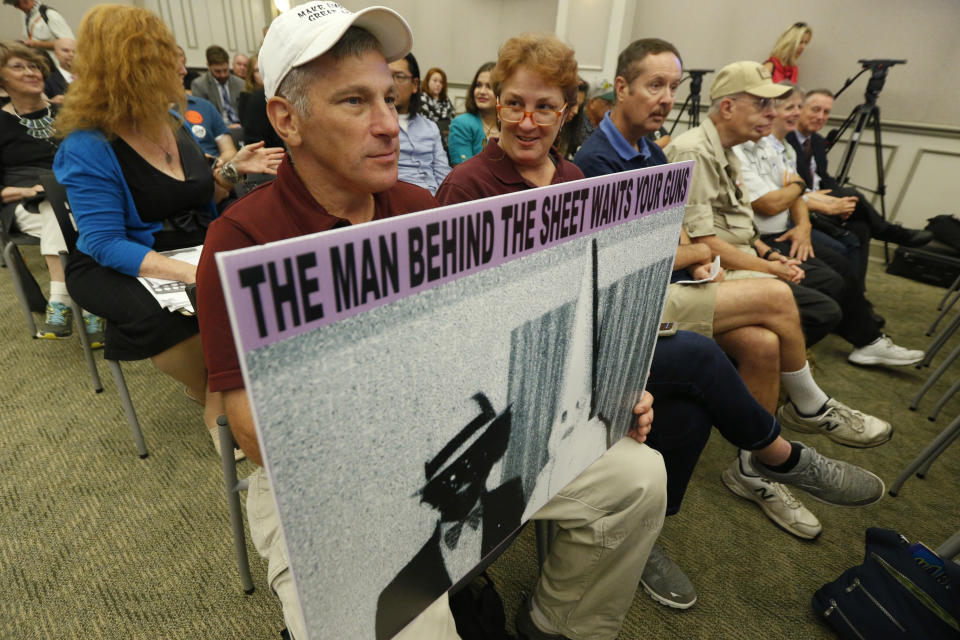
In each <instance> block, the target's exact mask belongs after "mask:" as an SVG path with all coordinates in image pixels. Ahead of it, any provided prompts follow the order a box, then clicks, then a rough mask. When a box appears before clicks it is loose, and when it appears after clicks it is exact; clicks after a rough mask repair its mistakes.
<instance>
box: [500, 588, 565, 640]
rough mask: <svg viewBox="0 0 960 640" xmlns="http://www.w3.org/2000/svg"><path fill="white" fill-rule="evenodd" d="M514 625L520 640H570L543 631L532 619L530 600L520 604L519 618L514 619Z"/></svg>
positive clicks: (518, 609)
mask: <svg viewBox="0 0 960 640" xmlns="http://www.w3.org/2000/svg"><path fill="white" fill-rule="evenodd" d="M513 623H514V625H516V627H517V635H519V636H520V640H569V639H568V638H567V637H566V636H561V635H559V634H556V633H547V632H546V631H541V630H540V627H538V626H537V625H536V624H534V622H533V618H532V617H530V599H529V598H527V599H525V600H524V601H523V602H521V603H520V606H519V607H518V608H517V617H516V618H514V621H513Z"/></svg>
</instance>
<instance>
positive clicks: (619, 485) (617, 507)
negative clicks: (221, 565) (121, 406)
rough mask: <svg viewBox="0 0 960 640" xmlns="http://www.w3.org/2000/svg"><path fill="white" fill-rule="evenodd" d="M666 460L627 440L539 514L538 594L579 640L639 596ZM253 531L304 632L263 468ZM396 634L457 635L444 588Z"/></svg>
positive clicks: (292, 626) (295, 629)
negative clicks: (545, 539) (549, 526)
mask: <svg viewBox="0 0 960 640" xmlns="http://www.w3.org/2000/svg"><path fill="white" fill-rule="evenodd" d="M666 484H667V477H666V470H665V469H664V466H663V458H662V457H661V456H660V454H659V453H658V452H656V451H654V450H653V449H651V448H650V447H648V446H646V445H643V444H638V443H637V442H635V441H634V440H631V439H630V438H624V439H623V440H621V441H620V442H618V443H617V444H615V445H614V446H612V447H611V448H610V449H609V450H608V451H607V452H606V453H605V454H604V455H603V456H601V457H600V458H599V459H598V460H597V461H596V462H594V463H593V464H592V465H590V466H589V467H587V469H586V470H584V472H583V473H581V474H580V476H579V477H577V479H576V480H574V481H573V482H571V483H570V484H569V485H567V486H566V487H565V488H564V489H563V490H562V491H561V492H560V493H559V494H557V496H556V497H554V498H553V500H551V501H550V502H548V503H547V504H546V505H544V507H543V508H542V509H540V511H538V512H537V513H536V514H535V515H534V518H535V519H541V520H553V521H555V523H556V525H557V527H558V532H557V536H556V538H555V539H554V541H553V545H552V546H551V550H550V555H549V556H548V557H547V560H546V562H545V563H544V566H543V570H542V572H541V578H540V582H539V583H538V584H537V588H536V591H535V593H534V599H535V602H536V604H537V607H538V608H539V609H540V611H542V612H543V613H544V615H546V616H547V618H548V619H549V621H550V622H551V624H553V625H554V626H555V627H556V628H557V629H558V630H560V632H561V633H562V634H563V635H565V636H568V637H569V638H572V639H574V640H613V639H614V638H616V636H617V633H618V632H619V630H620V625H621V624H622V623H623V618H624V616H625V615H626V613H627V611H628V610H629V608H630V603H631V602H632V601H633V594H634V592H635V591H636V589H637V585H638V584H639V582H640V574H641V572H642V571H643V566H644V564H646V561H647V556H648V555H649V554H650V549H651V547H653V543H654V542H655V541H656V539H657V536H659V535H660V528H661V527H662V526H663V518H664V513H665V511H666V502H667V498H666ZM247 518H248V519H249V521H250V537H251V538H252V539H253V544H254V545H255V546H256V548H257V551H258V552H259V553H260V555H261V556H263V557H264V558H265V559H266V560H267V562H268V567H267V580H268V582H269V583H270V587H271V588H272V589H273V590H274V592H276V594H277V596H278V597H279V598H280V602H281V604H282V606H283V617H284V621H285V623H286V625H287V630H288V631H289V632H290V635H291V636H292V637H293V638H299V639H301V640H302V639H303V638H305V637H306V633H305V629H304V623H303V613H302V611H301V609H300V603H299V600H298V598H297V594H296V590H295V588H294V585H293V579H292V577H291V575H290V563H289V561H288V560H287V554H286V548H285V545H284V543H283V539H282V536H281V533H280V526H279V525H280V522H279V519H278V517H277V512H276V507H275V505H274V503H273V498H272V496H271V495H270V485H269V481H268V479H267V475H266V472H265V471H264V470H263V468H258V469H257V470H256V472H254V473H253V474H252V475H251V476H250V488H249V491H248V493H247ZM395 640H460V637H459V636H458V635H457V631H456V627H455V625H454V623H453V617H452V616H451V615H450V608H449V604H448V600H447V596H446V594H444V595H443V596H441V597H440V598H439V599H437V601H436V602H434V603H433V604H432V605H431V606H430V607H428V608H427V609H426V610H424V612H423V613H421V614H420V616H419V617H417V618H416V619H415V620H414V621H413V622H411V623H410V624H409V625H407V627H406V628H405V629H404V630H403V631H401V632H400V633H399V634H398V635H397V636H395Z"/></svg>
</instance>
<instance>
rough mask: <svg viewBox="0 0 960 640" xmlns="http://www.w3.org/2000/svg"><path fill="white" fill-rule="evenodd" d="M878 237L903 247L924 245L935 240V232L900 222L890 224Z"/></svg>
mask: <svg viewBox="0 0 960 640" xmlns="http://www.w3.org/2000/svg"><path fill="white" fill-rule="evenodd" d="M877 238H878V239H879V240H883V241H885V242H893V243H895V244H898V245H900V246H901V247H922V246H923V245H925V244H927V243H928V242H930V241H931V240H933V234H932V233H930V232H929V231H927V230H926V229H908V228H906V227H901V226H900V225H899V224H888V225H887V228H886V230H884V232H883V233H881V234H879V235H878V236H877Z"/></svg>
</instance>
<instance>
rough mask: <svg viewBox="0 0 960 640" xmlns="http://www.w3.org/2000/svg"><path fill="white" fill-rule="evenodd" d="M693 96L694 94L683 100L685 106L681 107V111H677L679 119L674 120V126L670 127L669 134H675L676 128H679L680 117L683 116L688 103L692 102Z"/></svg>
mask: <svg viewBox="0 0 960 640" xmlns="http://www.w3.org/2000/svg"><path fill="white" fill-rule="evenodd" d="M692 97H693V94H692V93H691V94H690V95H688V96H687V99H686V100H684V101H683V106H681V107H680V111H679V112H678V113H677V119H676V120H674V121H673V126H672V127H670V131H669V133H667V135H669V136H673V131H674V129H676V128H677V125H678V124H680V118H682V117H683V114H684V113H685V112H686V109H687V105H688V104H690V98H692Z"/></svg>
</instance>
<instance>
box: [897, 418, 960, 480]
mask: <svg viewBox="0 0 960 640" xmlns="http://www.w3.org/2000/svg"><path fill="white" fill-rule="evenodd" d="M958 438H960V416H957V417H956V418H955V419H954V420H953V422H951V423H950V424H948V425H947V427H946V428H945V429H944V430H943V431H941V432H940V434H939V435H938V436H937V437H936V438H934V439H933V440H932V441H931V442H930V444H928V445H927V447H926V448H925V449H924V450H923V451H921V452H920V454H919V455H918V456H917V457H916V458H914V459H913V461H911V462H910V464H908V465H907V466H906V467H905V468H904V470H903V471H901V472H900V475H899V476H897V479H896V480H894V482H893V486H891V487H890V492H889V493H890V495H891V496H894V497H896V496H897V494H898V493H899V492H900V488H901V487H902V486H903V484H904V483H905V482H906V481H907V480H908V479H909V478H910V476H911V475H913V474H914V473H916V474H917V477H918V478H924V477H926V474H927V471H928V470H929V469H930V465H932V464H933V462H934V461H935V460H936V459H937V458H938V457H939V456H940V454H941V453H943V452H944V451H946V450H947V448H948V447H949V446H950V445H951V444H953V443H954V442H955V441H956V440H957V439H958Z"/></svg>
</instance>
